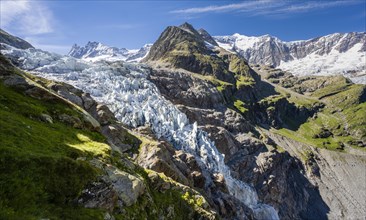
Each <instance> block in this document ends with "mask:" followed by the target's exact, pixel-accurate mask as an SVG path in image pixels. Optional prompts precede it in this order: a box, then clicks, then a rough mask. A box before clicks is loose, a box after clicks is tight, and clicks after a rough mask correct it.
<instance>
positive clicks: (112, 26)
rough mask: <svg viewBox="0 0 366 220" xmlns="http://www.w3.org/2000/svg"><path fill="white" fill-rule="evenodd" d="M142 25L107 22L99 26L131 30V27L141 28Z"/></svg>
mask: <svg viewBox="0 0 366 220" xmlns="http://www.w3.org/2000/svg"><path fill="white" fill-rule="evenodd" d="M141 26H142V25H139V24H107V25H102V26H99V28H105V29H119V30H129V29H135V28H139V27H141Z"/></svg>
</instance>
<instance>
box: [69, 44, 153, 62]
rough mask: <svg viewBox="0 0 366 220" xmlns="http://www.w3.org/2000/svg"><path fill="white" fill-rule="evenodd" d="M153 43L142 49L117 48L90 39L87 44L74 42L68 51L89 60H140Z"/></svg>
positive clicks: (71, 54) (74, 55)
mask: <svg viewBox="0 0 366 220" xmlns="http://www.w3.org/2000/svg"><path fill="white" fill-rule="evenodd" d="M150 47H151V44H146V45H144V46H143V47H142V48H140V49H131V50H129V49H126V48H117V47H110V46H107V45H104V44H102V43H100V42H95V41H89V42H88V43H87V44H86V45H85V46H79V45H77V44H74V45H73V46H72V48H71V50H70V52H69V53H68V55H69V56H72V57H75V58H79V59H84V60H87V61H97V60H123V61H130V62H139V61H140V60H141V59H142V58H144V57H145V56H146V55H147V53H148V52H149V50H150Z"/></svg>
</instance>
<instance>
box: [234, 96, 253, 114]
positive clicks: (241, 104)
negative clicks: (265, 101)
mask: <svg viewBox="0 0 366 220" xmlns="http://www.w3.org/2000/svg"><path fill="white" fill-rule="evenodd" d="M234 106H235V108H236V109H238V110H239V111H240V112H241V113H243V114H244V113H246V112H248V111H249V110H248V109H247V108H246V107H245V103H244V102H243V101H241V100H239V99H237V100H235V101H234Z"/></svg>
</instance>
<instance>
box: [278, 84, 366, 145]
mask: <svg viewBox="0 0 366 220" xmlns="http://www.w3.org/2000/svg"><path fill="white" fill-rule="evenodd" d="M363 89H364V86H363V85H354V84H346V83H342V82H340V83H339V84H334V85H330V86H326V87H324V88H322V89H318V90H316V91H315V92H314V93H313V94H312V97H310V98H311V100H314V98H317V99H319V101H321V102H324V103H325V104H326V107H325V108H324V109H323V110H322V111H321V112H318V114H317V117H315V118H309V119H308V121H307V122H306V123H304V124H302V125H301V126H300V128H299V129H298V130H297V131H291V130H288V129H281V130H278V131H276V132H277V133H280V134H282V135H284V136H287V137H290V138H292V139H294V140H297V141H300V142H303V143H307V144H310V145H312V146H316V147H324V148H327V149H332V150H335V149H337V148H339V147H340V145H341V143H343V144H347V145H348V146H351V147H354V148H359V149H363V148H360V147H358V146H357V144H356V142H355V141H357V140H362V139H365V137H366V119H365V115H366V103H360V101H359V98H360V96H361V94H362V91H363ZM294 101H295V103H296V102H300V103H301V104H303V103H302V102H303V100H298V101H296V100H294ZM322 129H328V130H330V131H331V132H332V133H333V136H330V137H327V138H314V135H317V134H319V133H320V132H321V130H322Z"/></svg>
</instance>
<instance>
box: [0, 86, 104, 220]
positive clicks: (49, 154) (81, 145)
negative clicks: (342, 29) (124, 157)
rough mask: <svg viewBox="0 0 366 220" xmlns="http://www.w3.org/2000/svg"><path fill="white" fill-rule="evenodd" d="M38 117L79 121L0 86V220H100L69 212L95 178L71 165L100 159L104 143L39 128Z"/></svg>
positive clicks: (90, 135) (59, 128)
mask: <svg viewBox="0 0 366 220" xmlns="http://www.w3.org/2000/svg"><path fill="white" fill-rule="evenodd" d="M42 113H46V114H49V115H55V114H60V113H65V114H68V115H74V116H78V115H79V117H82V116H81V115H80V113H78V112H77V111H76V110H74V109H72V108H70V107H69V106H66V105H65V104H62V103H57V102H49V101H48V102H45V101H42V100H36V99H33V98H30V97H27V96H25V95H23V94H22V93H20V92H17V91H15V90H13V89H11V88H7V87H5V86H4V85H3V84H2V83H0V140H1V141H0V158H1V159H0V164H1V166H0V195H1V197H0V204H1V205H0V206H1V207H2V208H1V209H0V218H1V219H39V218H41V217H47V218H51V219H67V218H71V217H72V218H73V219H88V218H94V217H97V218H101V217H102V212H101V211H98V210H91V209H85V208H81V207H75V206H74V205H73V204H72V200H73V199H74V198H76V197H77V196H78V195H79V193H80V192H81V190H82V189H83V188H84V186H85V185H86V184H87V183H88V182H89V181H92V180H93V179H94V178H95V177H96V175H97V170H96V169H95V168H94V167H92V166H90V165H89V164H88V163H87V162H84V161H79V160H75V159H76V158H77V157H95V156H105V154H106V153H108V152H109V150H110V149H109V146H108V145H106V144H105V143H104V141H105V140H104V137H103V136H102V135H100V134H99V133H97V132H92V131H87V130H81V129H75V128H73V127H71V126H69V125H66V124H63V123H62V122H60V121H57V120H54V123H53V124H50V123H46V122H42V121H41V120H40V119H39V116H40V115H41V114H42Z"/></svg>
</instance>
